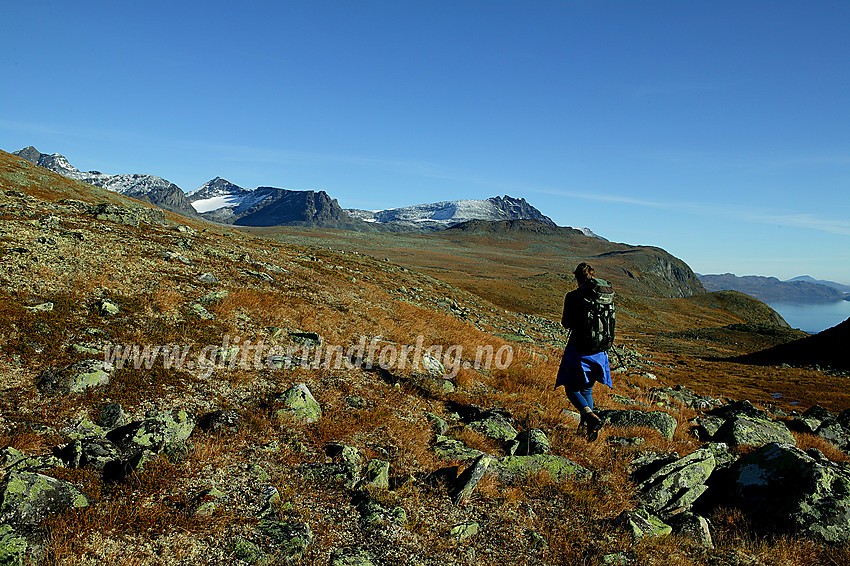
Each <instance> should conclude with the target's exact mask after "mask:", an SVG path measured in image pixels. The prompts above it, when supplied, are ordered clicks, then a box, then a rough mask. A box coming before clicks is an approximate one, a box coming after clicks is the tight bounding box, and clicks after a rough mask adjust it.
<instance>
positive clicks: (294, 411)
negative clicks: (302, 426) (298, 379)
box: [277, 383, 322, 423]
mask: <svg viewBox="0 0 850 566" xmlns="http://www.w3.org/2000/svg"><path fill="white" fill-rule="evenodd" d="M278 401H279V402H281V403H282V404H283V408H282V409H280V410H279V411H278V412H277V414H278V416H279V417H285V416H291V417H294V418H295V419H297V420H300V421H303V422H307V423H313V422H316V421H318V420H319V419H321V418H322V407H321V406H320V405H319V402H318V401H316V399H315V397H313V394H312V393H311V392H310V389H309V388H308V387H307V385H306V384H305V383H298V384H296V385H293V386H292V387H290V388H289V389H287V390H286V392H285V393H284V394H283V395H281V396H280V398H279V399H278Z"/></svg>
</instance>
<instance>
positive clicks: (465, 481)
mask: <svg viewBox="0 0 850 566" xmlns="http://www.w3.org/2000/svg"><path fill="white" fill-rule="evenodd" d="M492 462H493V458H492V457H491V456H488V455H486V454H485V455H481V456H479V457H478V458H476V459H475V461H474V462H472V463H471V464H470V465H469V466H468V467H467V468H466V469H465V470H464V471H463V473H462V474H460V476H458V478H457V483H456V485H455V489H454V490H453V493H452V495H451V497H452V503H454V504H455V505H460V504H461V503H463V502H464V501H466V500H467V499H468V498H469V496H470V495H471V494H472V491H473V490H474V489H475V486H476V485H478V482H479V481H481V478H482V477H484V474H485V473H486V472H487V468H489V467H490V464H491V463H492Z"/></svg>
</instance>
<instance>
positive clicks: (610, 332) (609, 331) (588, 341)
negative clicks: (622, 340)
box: [576, 279, 615, 353]
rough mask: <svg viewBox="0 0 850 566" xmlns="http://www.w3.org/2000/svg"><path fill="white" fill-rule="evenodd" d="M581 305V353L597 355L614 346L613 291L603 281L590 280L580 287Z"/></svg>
mask: <svg viewBox="0 0 850 566" xmlns="http://www.w3.org/2000/svg"><path fill="white" fill-rule="evenodd" d="M582 289H583V293H582V295H581V304H582V306H583V307H584V309H583V315H582V317H581V325H580V327H579V328H578V329H576V330H578V332H579V333H580V334H579V336H581V347H580V348H579V349H580V350H581V351H583V352H587V353H597V352H604V351H606V350H609V349H610V348H611V346H613V345H614V324H615V321H614V289H613V287H611V284H610V283H608V282H607V281H605V280H604V279H591V280H590V281H589V282H588V284H587V285H584V286H583V287H582Z"/></svg>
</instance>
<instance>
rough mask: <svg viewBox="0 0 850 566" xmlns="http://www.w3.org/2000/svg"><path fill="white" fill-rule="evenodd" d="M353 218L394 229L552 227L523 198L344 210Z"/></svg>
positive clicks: (465, 200) (507, 197)
mask: <svg viewBox="0 0 850 566" xmlns="http://www.w3.org/2000/svg"><path fill="white" fill-rule="evenodd" d="M346 212H347V213H348V214H350V215H351V216H352V217H353V218H357V219H359V220H363V221H365V222H370V223H376V224H383V225H386V226H392V227H394V228H396V229H408V230H413V231H418V230H425V231H427V230H443V229H445V228H449V227H451V226H455V225H457V224H462V223H464V222H468V221H470V220H484V221H500V220H537V221H538V222H541V223H543V224H548V225H550V226H554V225H555V223H554V222H553V221H552V219H551V218H549V217H548V216H546V215H544V214H543V213H542V212H540V211H539V210H537V209H536V208H534V207H533V206H531V205H530V204H528V203H527V202H526V200H525V199H524V198H518V199H517V198H513V197H510V196H508V195H505V196H504V197H492V198H489V199H463V200H455V201H442V202H435V203H427V204H419V205H414V206H405V207H401V208H389V209H385V210H373V211H369V210H358V209H346Z"/></svg>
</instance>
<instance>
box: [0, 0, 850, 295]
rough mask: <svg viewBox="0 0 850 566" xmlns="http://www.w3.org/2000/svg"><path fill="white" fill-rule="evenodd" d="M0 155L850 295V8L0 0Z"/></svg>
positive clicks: (752, 2)
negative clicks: (502, 233)
mask: <svg viewBox="0 0 850 566" xmlns="http://www.w3.org/2000/svg"><path fill="white" fill-rule="evenodd" d="M0 11H2V14H3V15H2V18H0V52H2V57H0V149H3V150H5V151H10V152H11V151H15V150H18V149H21V148H23V147H26V146H29V145H32V146H35V147H36V148H37V149H38V150H39V151H41V152H43V153H61V154H63V155H65V156H66V157H67V158H68V159H69V161H70V162H71V163H72V164H73V165H75V166H76V167H77V168H79V169H81V170H84V171H88V170H98V171H102V172H104V173H150V174H155V175H158V176H160V177H164V178H166V179H168V180H169V181H172V182H174V183H176V184H177V185H178V186H180V187H181V188H183V189H184V190H186V191H189V190H192V189H195V188H198V187H199V186H201V185H202V184H204V183H205V182H206V181H208V180H210V179H212V178H214V177H216V176H221V177H224V178H226V179H228V180H229V181H231V182H233V183H236V184H237V185H240V186H242V187H247V188H253V187H257V186H276V187H281V188H288V189H295V190H324V191H326V192H327V193H328V194H329V195H330V196H331V197H333V198H336V199H338V201H339V203H340V205H341V206H343V207H344V208H363V209H370V210H376V209H383V208H394V207H400V206H407V205H413V204H420V203H428V202H436V201H442V200H456V199H461V198H488V197H491V196H497V195H498V196H502V195H510V196H513V197H517V198H519V197H522V198H525V199H526V200H527V201H528V202H529V203H530V204H532V205H533V206H535V207H537V208H538V209H540V210H541V211H542V212H543V213H544V214H546V215H548V216H549V217H550V218H552V219H553V220H554V221H555V222H556V223H557V224H559V225H563V226H586V227H589V228H590V229H592V230H593V231H594V232H596V233H597V234H599V235H601V236H603V237H605V238H607V239H609V240H612V241H616V242H624V243H629V244H636V245H638V244H639V245H652V246H658V247H661V248H664V249H665V250H667V251H669V252H670V253H672V254H673V255H675V256H677V257H679V258H681V259H683V260H685V261H686V262H687V263H688V264H689V265H690V266H691V268H693V269H694V271H696V272H699V273H726V272H732V273H736V274H738V275H767V276H776V277H779V278H780V279H788V278H791V277H795V276H799V275H811V276H813V277H815V278H818V279H828V280H832V281H837V282H840V283H844V284H850V194H849V193H850V191H848V189H850V35H849V34H848V33H847V31H848V29H850V2H846V1H843V0H842V1H836V2H827V1H811V2H798V1H793V2H792V1H783V0H773V1H770V2H763V1H759V0H748V1H746V2H742V1H739V0H735V1H723V0H717V1H712V2H682V1H679V0H675V1H655V0H644V1H640V2H638V1H632V0H629V1H569V0H561V1H526V2H519V1H515V2H503V1H498V0H487V1H462V0H453V1H442V0H434V1H427V2H426V1H405V0H392V1H359V2H352V1H339V2H337V1H323V0H316V1H310V2H307V1H301V2H286V1H277V2H272V1H269V2H255V1H253V2H252V1H241V2H238V3H237V2H219V1H214V0H207V1H205V2H188V1H175V0H171V1H169V2H156V1H145V2H114V1H106V2H90V1H85V0H77V1H74V2H67V1H62V2H51V1H45V0H41V1H39V2H13V1H10V0H0Z"/></svg>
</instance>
